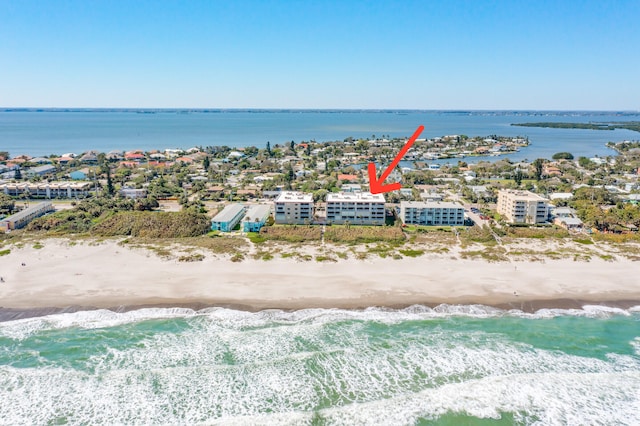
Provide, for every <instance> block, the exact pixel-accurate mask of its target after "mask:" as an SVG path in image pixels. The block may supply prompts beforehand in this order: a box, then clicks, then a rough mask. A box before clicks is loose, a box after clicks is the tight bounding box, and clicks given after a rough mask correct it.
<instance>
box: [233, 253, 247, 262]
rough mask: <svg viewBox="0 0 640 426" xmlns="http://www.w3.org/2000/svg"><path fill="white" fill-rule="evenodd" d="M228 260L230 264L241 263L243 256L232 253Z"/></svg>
mask: <svg viewBox="0 0 640 426" xmlns="http://www.w3.org/2000/svg"><path fill="white" fill-rule="evenodd" d="M230 260H231V261H232V262H242V261H243V260H244V254H242V253H240V252H237V253H234V254H233V256H231V259H230Z"/></svg>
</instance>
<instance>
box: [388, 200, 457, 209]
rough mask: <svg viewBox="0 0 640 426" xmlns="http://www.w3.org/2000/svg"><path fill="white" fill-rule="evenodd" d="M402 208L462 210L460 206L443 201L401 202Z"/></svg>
mask: <svg viewBox="0 0 640 426" xmlns="http://www.w3.org/2000/svg"><path fill="white" fill-rule="evenodd" d="M400 208H410V209H411V208H413V209H462V210H464V207H462V206H461V205H460V204H456V203H450V202H443V201H400Z"/></svg>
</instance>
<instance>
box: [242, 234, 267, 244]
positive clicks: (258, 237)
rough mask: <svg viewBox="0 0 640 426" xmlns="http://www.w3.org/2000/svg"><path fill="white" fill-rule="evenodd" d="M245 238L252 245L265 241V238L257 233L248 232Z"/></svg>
mask: <svg viewBox="0 0 640 426" xmlns="http://www.w3.org/2000/svg"><path fill="white" fill-rule="evenodd" d="M247 238H249V241H251V242H252V243H253V244H260V243H264V242H265V241H267V238H265V236H264V234H259V233H257V232H248V233H247Z"/></svg>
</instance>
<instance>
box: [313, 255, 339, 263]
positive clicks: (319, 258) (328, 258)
mask: <svg viewBox="0 0 640 426" xmlns="http://www.w3.org/2000/svg"><path fill="white" fill-rule="evenodd" d="M316 262H337V260H336V259H335V258H333V257H331V256H316Z"/></svg>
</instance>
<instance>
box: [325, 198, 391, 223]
mask: <svg viewBox="0 0 640 426" xmlns="http://www.w3.org/2000/svg"><path fill="white" fill-rule="evenodd" d="M326 210H327V222H330V223H334V224H345V223H347V222H348V223H349V224H352V225H384V221H385V217H384V216H385V213H384V196H383V195H382V194H372V193H370V192H359V193H346V192H341V193H335V194H328V195H327V208H326Z"/></svg>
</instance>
